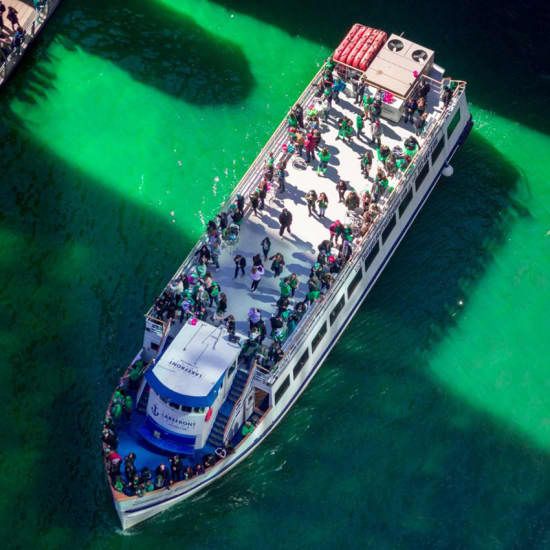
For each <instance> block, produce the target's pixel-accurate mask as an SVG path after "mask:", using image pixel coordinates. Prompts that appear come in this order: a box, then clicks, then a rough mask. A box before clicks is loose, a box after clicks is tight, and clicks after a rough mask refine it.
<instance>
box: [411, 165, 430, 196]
mask: <svg viewBox="0 0 550 550" xmlns="http://www.w3.org/2000/svg"><path fill="white" fill-rule="evenodd" d="M429 171H430V165H429V163H427V162H426V164H424V166H423V167H422V170H420V172H418V176H416V181H415V182H414V187H415V188H416V190H417V191H418V189H420V186H421V185H422V183H423V181H424V180H425V179H426V176H427V175H428V172H429Z"/></svg>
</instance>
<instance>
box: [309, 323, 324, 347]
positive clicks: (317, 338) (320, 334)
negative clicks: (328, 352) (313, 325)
mask: <svg viewBox="0 0 550 550" xmlns="http://www.w3.org/2000/svg"><path fill="white" fill-rule="evenodd" d="M326 333H327V324H326V323H323V326H322V327H321V328H320V329H319V331H318V332H317V334H316V335H315V336H314V337H313V340H312V341H311V351H312V352H313V351H315V348H316V347H317V346H318V345H319V342H320V341H321V340H322V339H323V336H324V335H325V334H326Z"/></svg>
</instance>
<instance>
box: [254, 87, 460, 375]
mask: <svg viewBox="0 0 550 550" xmlns="http://www.w3.org/2000/svg"><path fill="white" fill-rule="evenodd" d="M456 82H457V83H458V85H457V88H456V89H455V91H454V93H453V99H452V101H451V103H450V104H449V106H448V107H447V108H446V109H445V110H444V111H443V112H442V113H441V114H440V115H439V117H438V118H437V120H436V121H435V123H434V124H432V126H431V127H430V129H429V131H428V132H427V134H426V135H425V136H424V138H423V139H424V146H423V147H422V148H421V149H420V150H419V151H418V153H417V155H416V157H415V160H414V162H411V164H409V166H407V168H406V170H405V171H404V172H403V173H402V174H401V175H400V177H399V179H398V180H397V182H396V184H395V188H394V190H393V191H392V193H391V194H390V196H389V198H388V200H387V202H386V203H385V204H384V212H383V213H382V214H381V215H380V217H379V219H378V221H377V222H376V223H374V224H373V225H371V227H370V229H369V231H368V232H367V234H366V235H365V237H364V238H363V241H362V243H361V245H360V246H358V247H356V248H355V249H354V250H353V253H352V256H351V257H350V259H349V260H348V262H347V263H346V265H345V266H344V268H343V269H342V270H341V271H340V273H339V274H338V275H337V278H336V281H335V284H334V285H333V286H332V287H331V288H330V290H329V292H327V294H326V295H325V297H324V299H322V300H319V301H318V302H315V303H314V304H313V305H312V306H310V307H309V308H308V310H307V311H306V313H305V314H304V316H303V317H302V319H301V321H300V323H299V325H298V327H297V329H296V332H295V333H293V334H295V335H296V337H294V338H293V337H292V335H291V336H290V337H289V338H288V340H287V341H286V342H285V343H284V344H283V351H284V353H285V355H284V357H283V358H282V359H281V361H279V363H278V364H277V366H276V368H275V369H274V370H273V371H271V373H270V374H269V375H268V376H265V375H264V376H263V377H262V380H261V381H262V382H266V383H268V384H272V383H273V382H275V380H277V378H278V377H279V376H280V374H281V373H282V372H283V371H284V370H285V369H286V367H287V366H288V364H289V363H290V362H292V360H293V359H294V353H295V352H296V350H297V349H299V348H300V347H301V346H302V345H303V343H304V341H305V340H307V339H308V338H310V336H311V331H310V329H311V328H312V327H313V325H314V324H315V323H316V322H317V321H318V320H319V319H320V317H321V314H322V310H323V309H326V308H328V307H329V306H330V305H331V304H332V303H333V301H334V300H335V298H336V296H338V294H339V291H340V290H341V288H342V286H343V285H344V284H345V283H347V282H348V281H349V275H350V274H351V273H352V272H354V271H358V267H359V269H361V262H362V261H363V258H365V257H366V256H367V255H368V254H369V252H370V251H371V250H372V248H373V247H374V246H375V245H376V243H377V242H378V239H379V238H380V235H381V234H382V232H383V231H384V229H385V228H386V226H387V225H388V223H389V222H390V220H391V219H392V217H393V216H394V215H395V212H396V210H397V208H398V207H399V204H401V201H402V199H403V197H404V195H405V194H406V193H407V192H408V190H409V188H410V186H409V185H408V182H412V181H413V180H414V179H415V178H416V176H417V174H418V171H419V170H420V169H421V168H422V167H424V165H425V162H428V158H427V157H428V155H429V154H430V153H431V148H430V147H429V145H430V142H431V140H432V138H433V137H434V135H435V134H437V132H438V131H439V130H440V129H441V128H442V127H443V125H444V123H445V121H446V120H447V118H448V117H449V115H450V114H451V113H453V112H454V109H455V107H456V106H457V104H458V101H459V99H460V96H461V95H462V93H463V92H464V89H465V84H466V83H465V82H463V81H456ZM257 377H258V376H257Z"/></svg>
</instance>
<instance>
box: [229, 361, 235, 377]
mask: <svg viewBox="0 0 550 550" xmlns="http://www.w3.org/2000/svg"><path fill="white" fill-rule="evenodd" d="M236 368H237V365H235V363H233V364H232V365H231V366H230V367H229V370H228V371H227V378H230V377H231V375H232V374H233V373H234V372H235V369H236Z"/></svg>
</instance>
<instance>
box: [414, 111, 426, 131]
mask: <svg viewBox="0 0 550 550" xmlns="http://www.w3.org/2000/svg"><path fill="white" fill-rule="evenodd" d="M427 118H428V113H422V115H421V116H419V117H418V118H417V119H416V120H415V121H414V127H415V132H414V133H415V134H416V135H417V136H421V135H422V132H423V131H424V128H425V127H426V119H427Z"/></svg>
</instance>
